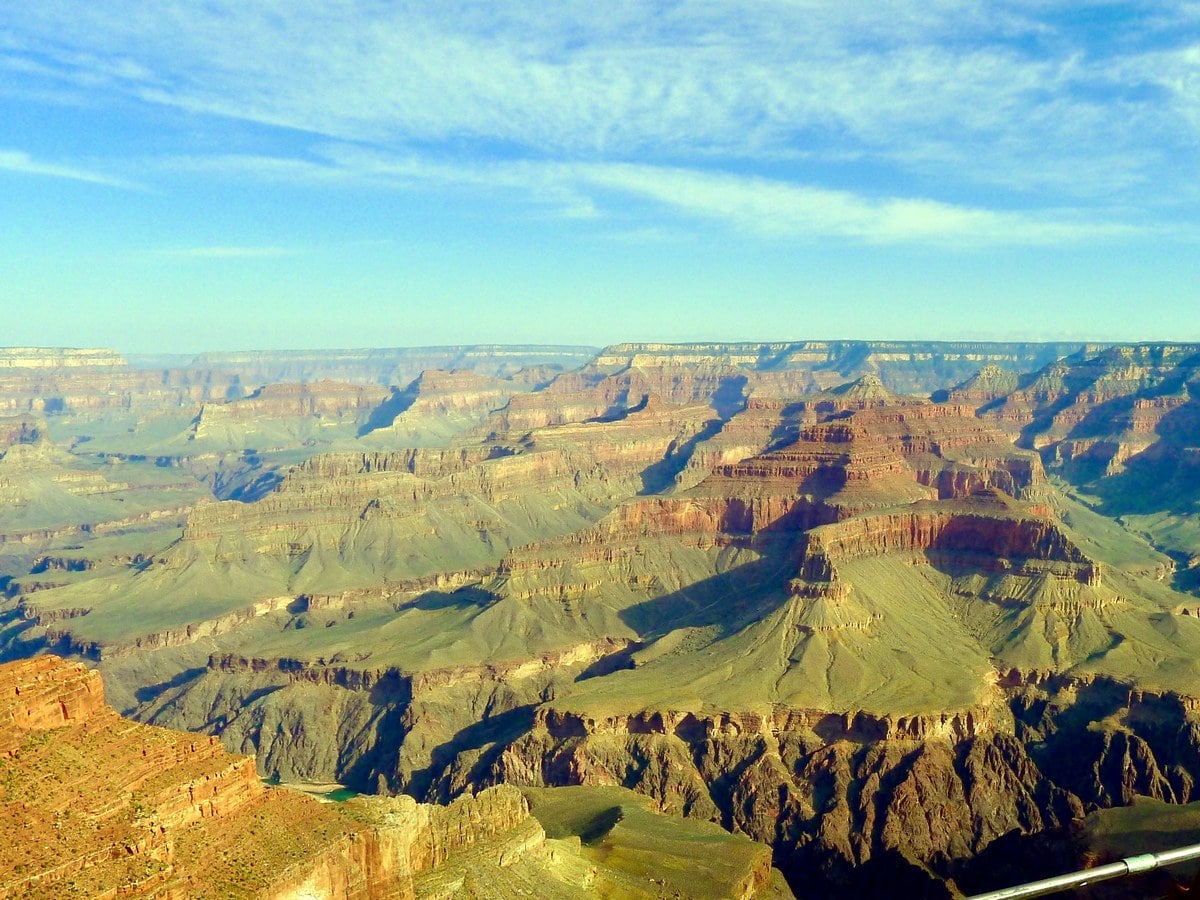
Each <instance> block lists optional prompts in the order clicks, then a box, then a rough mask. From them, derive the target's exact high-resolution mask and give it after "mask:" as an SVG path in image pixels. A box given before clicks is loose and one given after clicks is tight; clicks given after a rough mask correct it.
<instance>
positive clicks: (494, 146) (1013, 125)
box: [0, 0, 1200, 243]
mask: <svg viewBox="0 0 1200 900" xmlns="http://www.w3.org/2000/svg"><path fill="white" fill-rule="evenodd" d="M1109 7H1111V9H1109ZM1113 10H1116V11H1117V12H1128V13H1130V15H1126V16H1125V17H1124V18H1121V19H1118V18H1114V15H1115V13H1113ZM7 17H8V18H9V20H10V21H9V23H8V32H7V36H6V37H5V39H4V40H3V41H0V67H5V68H7V69H8V70H9V71H10V72H13V73H16V74H19V75H20V76H21V77H22V78H24V79H27V82H28V83H27V87H29V88H30V89H33V88H35V87H36V88H39V89H44V88H46V87H47V86H48V85H57V86H59V87H64V89H71V90H75V91H78V92H80V93H81V95H82V96H84V97H91V96H93V94H92V93H91V92H94V91H96V89H97V88H98V87H103V88H104V89H105V90H107V91H111V92H112V93H114V94H116V95H119V96H121V97H124V98H126V100H128V101H130V102H134V103H146V104H152V105H153V106H156V107H169V108H173V109H178V110H184V111H186V112H187V113H189V114H203V115H207V116H216V117H220V118H222V119H227V120H230V121H238V122H243V123H253V124H255V125H257V126H269V127H270V128H273V129H279V130H280V133H279V135H278V144H279V145H278V146H276V147H273V148H271V152H265V153H259V154H257V155H254V156H251V155H246V156H241V157H239V156H237V155H230V154H228V153H226V152H221V153H220V154H216V155H210V156H206V155H205V154H203V153H202V152H199V151H198V152H196V153H193V154H191V155H189V156H187V157H185V158H183V159H180V160H178V161H177V162H178V166H179V167H180V168H185V167H187V166H189V165H190V166H191V167H192V168H193V169H196V170H203V169H204V168H205V167H206V162H205V161H206V160H207V168H208V169H209V170H211V171H213V172H214V173H218V174H219V173H220V172H221V171H222V170H225V171H228V170H231V169H238V168H239V167H240V169H241V173H242V174H243V175H248V174H252V172H254V171H257V173H258V176H259V177H262V178H263V179H265V180H267V181H272V180H276V181H277V180H293V181H296V180H299V181H306V182H308V183H316V182H318V181H320V182H322V183H325V184H331V183H354V182H356V183H367V184H377V183H386V184H391V185H392V186H393V187H395V188H397V189H414V188H415V189H424V188H428V187H434V188H437V189H445V188H447V187H451V188H452V187H454V186H456V185H458V186H478V187H486V188H488V189H491V190H497V191H503V192H509V193H515V194H517V195H519V196H522V197H525V198H530V199H532V200H534V201H535V202H538V203H547V202H548V203H551V204H556V205H558V206H559V207H561V209H562V210H563V214H564V215H571V214H572V213H571V211H572V210H574V211H575V214H576V215H578V217H581V218H586V217H588V216H589V215H590V214H591V213H593V212H594V211H595V210H597V209H599V210H603V209H604V206H603V203H602V202H601V200H600V199H599V195H600V194H606V195H616V196H619V197H626V198H640V199H642V200H649V201H651V203H652V204H653V205H654V208H657V209H659V210H661V211H665V212H669V213H671V214H673V215H681V216H684V217H688V218H692V219H711V220H719V221H723V222H726V223H729V224H730V225H732V226H734V227H737V228H741V229H746V230H751V231H754V232H756V233H761V234H769V235H810V236H831V237H835V238H841V239H847V240H861V241H876V242H896V241H934V242H953V241H955V240H956V239H961V240H962V241H963V242H965V243H1009V242H1016V243H1052V242H1056V241H1077V240H1090V239H1097V238H1100V239H1102V238H1106V237H1109V236H1111V235H1113V234H1118V233H1122V232H1125V231H1129V230H1133V229H1134V228H1135V226H1136V227H1137V228H1146V227H1148V226H1147V223H1149V226H1150V227H1152V226H1153V222H1154V220H1155V217H1156V215H1157V214H1158V210H1159V209H1160V208H1161V207H1162V206H1164V205H1169V204H1171V203H1172V202H1174V200H1175V198H1177V197H1178V196H1179V194H1180V192H1181V191H1183V190H1190V188H1189V187H1188V186H1189V185H1190V184H1191V183H1192V182H1193V180H1194V179H1193V178H1192V173H1191V169H1190V166H1189V164H1188V163H1187V162H1186V160H1187V159H1188V158H1190V148H1191V147H1192V146H1194V143H1195V141H1196V140H1197V139H1200V114H1198V110H1200V100H1198V98H1200V90H1198V89H1197V87H1196V85H1197V84H1200V53H1198V51H1197V50H1196V46H1200V44H1197V43H1194V42H1200V13H1198V12H1197V10H1196V8H1195V6H1194V5H1193V4H1188V3H1184V2H1162V3H1155V4H1150V3H1137V2H1134V3H1130V4H1122V5H1120V9H1119V10H1118V9H1117V7H1116V6H1114V5H1112V4H1107V5H1106V4H1104V3H1090V4H1082V5H1081V4H1079V3H1077V2H1074V0H1072V2H1066V0H1062V2H1034V0H1008V2H998V3H988V4H978V3H975V2H967V0H937V2H921V3H917V2H905V0H881V2H879V3H872V4H842V3H820V2H814V0H766V2H750V0H727V2H716V0H693V2H685V3H652V2H632V0H629V2H613V3H611V4H601V5H597V4H591V3H581V2H564V3H559V4H549V5H547V4H532V3H511V4H492V3H480V2H465V0H453V2H447V3H439V4H429V5H422V4H417V5H399V6H397V5H394V4H388V3H383V2H374V0H334V2H329V3H324V4H317V5H309V4H305V5H304V6H303V9H301V8H300V7H299V6H298V7H296V8H295V9H294V10H293V9H291V8H281V7H279V6H278V5H274V4H271V5H268V4H263V3H254V2H245V0H243V2H232V0H217V2H213V3H206V4H203V5H200V4H194V3H190V2H187V0H174V2H170V0H154V2H150V0H145V2H138V0H131V2H130V3H128V4H122V6H121V8H120V9H119V10H118V9H116V8H115V7H112V6H110V5H108V4H87V5H85V6H83V7H80V8H75V6H74V5H66V4H63V3H56V2H52V0H47V2H43V3H36V4H23V5H21V6H20V7H18V8H17V9H14V10H12V11H10V13H9V14H8V15H7ZM325 139H332V140H333V141H336V142H340V143H339V146H340V148H341V149H339V150H338V151H337V158H333V159H320V158H318V159H317V160H316V161H315V162H314V161H304V160H298V159H296V156H297V150H304V151H306V152H307V151H308V148H307V147H300V148H298V147H297V146H296V145H297V143H299V142H301V141H302V140H303V141H305V142H308V143H312V142H313V141H320V140H325ZM353 145H357V146H358V148H359V149H358V150H354V148H353ZM414 148H417V149H414ZM355 154H357V156H355ZM318 156H319V154H318ZM27 162H30V163H31V162H32V161H27ZM51 168H53V167H51ZM168 168H169V162H168ZM830 170H836V171H835V172H834V173H833V174H830ZM26 171H32V170H29V169H27V170H26ZM63 171H70V170H69V169H63ZM78 171H79V173H80V174H84V175H86V174H87V173H86V172H85V171H84V170H82V169H80V170H78ZM42 174H52V173H50V172H43V173H42ZM64 177H71V176H69V175H67V176H64ZM102 177H103V176H96V177H95V178H92V179H88V178H82V179H81V180H97V179H99V178H102ZM99 183H111V180H109V181H100V182H99ZM1113 208H1121V209H1122V210H1123V215H1125V216H1126V217H1127V220H1128V221H1127V223H1126V224H1122V223H1121V222H1117V221H1114V220H1113V217H1112V214H1111V212H1110V210H1111V209H1113ZM1063 210H1066V212H1063ZM589 211H591V212H589Z"/></svg>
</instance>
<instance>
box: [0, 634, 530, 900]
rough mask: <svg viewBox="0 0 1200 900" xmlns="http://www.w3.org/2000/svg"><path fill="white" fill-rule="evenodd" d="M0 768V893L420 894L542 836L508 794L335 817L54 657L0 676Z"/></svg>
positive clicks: (400, 804)
mask: <svg viewBox="0 0 1200 900" xmlns="http://www.w3.org/2000/svg"><path fill="white" fill-rule="evenodd" d="M0 761H2V762H3V765H4V767H5V782H4V785H3V787H0V801H2V804H3V816H2V817H0V833H2V834H3V836H4V837H5V841H4V843H3V847H0V863H2V864H0V891H2V892H4V894H5V895H6V896H10V895H19V896H28V897H51V896H53V897H65V896H88V897H93V896H118V895H120V896H159V897H162V896H166V897H180V898H182V897H208V896H214V897H215V896H223V895H227V894H228V893H229V892H230V891H233V892H236V893H237V894H238V895H239V896H261V897H298V896H326V897H345V898H363V900H367V898H382V897H416V896H418V890H417V887H416V883H415V880H414V879H417V878H418V877H419V875H420V873H421V872H423V871H425V870H430V869H434V868H437V867H439V866H442V865H444V864H445V863H446V862H447V861H448V860H449V859H451V858H453V857H454V856H455V855H456V854H458V853H460V852H461V851H463V850H464V849H465V848H469V847H473V846H481V847H484V846H486V847H487V848H488V850H487V852H489V853H491V854H492V855H493V856H494V857H495V858H496V862H497V864H498V863H499V860H500V857H502V856H507V857H508V859H509V861H510V863H511V862H512V861H513V860H515V859H517V858H520V856H521V855H522V854H527V853H530V852H533V851H536V850H537V849H538V848H539V847H540V846H541V844H542V843H543V842H544V839H545V835H544V833H543V832H542V831H541V829H540V828H539V827H537V825H536V823H534V822H532V820H530V817H529V808H528V804H527V803H526V801H525V799H524V798H523V797H522V796H521V795H520V793H519V792H517V791H516V790H514V789H512V788H500V789H497V790H490V791H485V792H483V793H481V794H480V795H479V796H477V797H475V796H467V797H462V798H460V799H459V800H457V801H456V802H455V803H454V804H452V805H451V806H449V807H444V808H443V807H430V806H427V805H424V804H418V803H416V802H415V801H413V800H411V799H409V798H407V797H403V798H396V799H383V798H380V799H375V798H372V799H364V800H361V801H356V802H355V803H354V804H352V805H351V806H349V807H347V808H345V809H336V808H334V807H332V806H322V805H321V804H319V803H317V802H316V801H314V800H312V799H310V798H307V797H303V796H300V795H297V794H293V793H290V792H288V791H284V790H282V789H269V788H265V787H264V786H263V784H262V782H261V781H260V780H259V778H258V776H257V774H256V772H255V768H254V760H253V758H250V757H239V756H233V755H231V754H229V753H227V752H226V751H225V750H224V749H223V748H222V747H221V745H220V743H219V742H218V741H217V740H216V739H215V738H208V737H197V736H194V735H186V734H180V733H177V732H168V731H165V730H163V729H156V728H150V727H147V726H141V725H135V724H133V723H129V722H126V721H125V720H122V719H121V718H120V717H119V716H117V715H116V714H115V713H114V712H113V711H112V710H111V709H109V708H108V707H106V706H105V705H104V701H103V691H102V688H101V684H100V679H99V676H98V675H97V674H96V673H95V672H91V671H88V670H87V669H84V668H83V667H82V666H79V665H73V664H68V663H63V662H61V661H59V660H57V659H55V658H53V657H40V658H37V659H34V660H29V661H24V662H18V663H10V664H7V665H4V666H0Z"/></svg>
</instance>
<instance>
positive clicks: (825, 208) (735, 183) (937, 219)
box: [577, 165, 1130, 246]
mask: <svg viewBox="0 0 1200 900" xmlns="http://www.w3.org/2000/svg"><path fill="white" fill-rule="evenodd" d="M577 171H578V174H579V177H580V178H581V179H583V180H585V181H588V182H591V183H593V184H596V185H599V186H603V187H606V188H610V189H613V190H619V191H625V192H629V193H632V194H638V195H640V196H644V197H648V198H650V199H652V200H655V201H658V202H660V203H663V204H666V205H667V206H671V207H674V208H676V209H679V210H682V211H684V212H686V213H690V214H693V215H698V216H703V217H705V218H710V219H716V220H720V221H724V222H728V223H731V224H733V225H736V226H737V227H738V228H741V229H743V230H746V231H751V232H755V233H758V234H762V235H767V236H796V235H806V236H814V237H822V236H827V237H846V238H854V239H859V240H865V241H869V242H872V243H930V242H933V243H938V244H943V245H957V246H973V245H979V244H1049V243H1061V242H1070V241H1078V240H1084V239H1095V238H1101V237H1112V236H1115V235H1119V234H1128V233H1129V231H1130V228H1129V227H1128V226H1125V225H1121V224H1115V223H1097V222H1093V221H1088V220H1087V219H1086V218H1081V217H1078V216H1075V217H1072V216H1065V215H1062V214H1057V215H1054V214H1028V213H1015V212H997V211H993V210H988V209H980V208H974V207H970V206H960V205H954V204H949V203H942V202H938V201H934V200H927V199H906V198H898V197H884V198H872V197H866V196H863V195H860V194H856V193H852V192H850V191H837V190H829V189H825V188H819V187H812V186H798V185H795V184H788V183H784V182H779V181H774V180H770V179H765V178H750V177H744V176H736V175H728V174H723V173H718V174H714V173H709V172H697V171H688V170H683V169H665V168H662V167H657V166H638V165H598V166H587V167H581V168H580V169H578V170H577Z"/></svg>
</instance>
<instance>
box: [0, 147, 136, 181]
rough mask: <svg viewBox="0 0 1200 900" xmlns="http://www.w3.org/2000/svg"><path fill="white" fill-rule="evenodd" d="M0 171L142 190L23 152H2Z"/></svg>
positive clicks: (99, 173)
mask: <svg viewBox="0 0 1200 900" xmlns="http://www.w3.org/2000/svg"><path fill="white" fill-rule="evenodd" d="M0 169H3V170H4V171H6V172H16V173H19V174H22V175H36V176H42V177H46V178H65V179H67V180H69V181H83V182H87V183H88V184H99V185H104V186H105V187H115V188H122V189H124V190H140V186H139V185H137V184H135V183H133V182H131V181H126V180H125V179H123V178H116V177H114V176H112V175H105V174H103V173H101V172H94V171H91V170H89V169H83V168H79V167H77V166H74V165H62V164H59V163H51V162H43V161H39V160H36V159H34V158H33V157H32V156H30V155H29V154H28V153H26V152H24V151H22V150H0Z"/></svg>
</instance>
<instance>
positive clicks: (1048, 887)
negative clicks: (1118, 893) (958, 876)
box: [966, 844, 1200, 900]
mask: <svg viewBox="0 0 1200 900" xmlns="http://www.w3.org/2000/svg"><path fill="white" fill-rule="evenodd" d="M1197 858H1200V844H1189V845H1188V846H1186V847H1176V848H1175V849H1174V850H1164V851H1162V852H1161V853H1143V854H1142V855H1141V856H1130V857H1127V858H1126V859H1123V860H1121V861H1120V862H1115V863H1109V864H1108V865H1106V866H1097V867H1096V868H1094V869H1084V870H1083V871H1081V872H1071V873H1069V874H1067V875H1055V876H1054V877H1053V878H1043V879H1042V880H1041V881H1030V882H1028V883H1027V884H1018V885H1016V886H1015V887H1010V888H1003V889H1001V890H999V891H991V892H989V893H986V894H975V895H974V896H971V897H967V898H966V900H1017V898H1022V897H1041V896H1044V895H1045V894H1053V893H1055V892H1056V891H1065V890H1066V889H1067V888H1073V887H1083V886H1084V885H1087V884H1093V883H1095V882H1097V881H1107V880H1108V879H1110V878H1121V877H1123V876H1125V875H1136V874H1137V873H1139V872H1149V871H1150V870H1151V869H1157V868H1158V867H1159V866H1169V865H1171V864H1172V863H1177V862H1183V861H1185V860H1188V859H1197Z"/></svg>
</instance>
